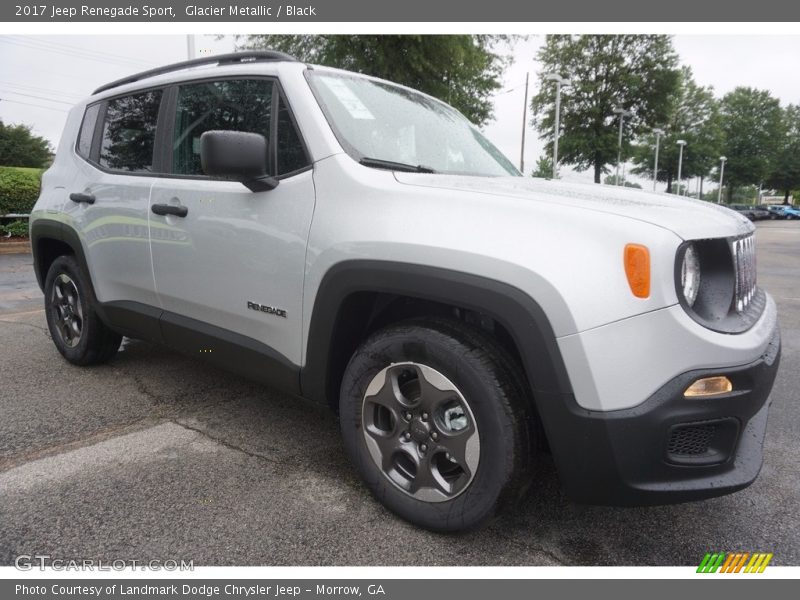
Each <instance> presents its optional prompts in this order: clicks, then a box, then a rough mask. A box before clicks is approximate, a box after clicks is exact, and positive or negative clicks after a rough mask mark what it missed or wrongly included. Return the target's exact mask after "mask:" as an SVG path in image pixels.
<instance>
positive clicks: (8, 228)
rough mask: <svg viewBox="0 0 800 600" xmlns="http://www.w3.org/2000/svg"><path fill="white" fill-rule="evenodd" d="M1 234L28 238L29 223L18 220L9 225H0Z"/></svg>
mask: <svg viewBox="0 0 800 600" xmlns="http://www.w3.org/2000/svg"><path fill="white" fill-rule="evenodd" d="M0 234H2V235H3V236H11V237H27V236H28V222H27V221H22V220H20V219H17V220H16V221H12V222H11V223H8V224H7V225H0Z"/></svg>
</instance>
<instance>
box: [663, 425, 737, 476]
mask: <svg viewBox="0 0 800 600" xmlns="http://www.w3.org/2000/svg"><path fill="white" fill-rule="evenodd" d="M738 438H739V420H738V419H735V418H733V417H725V418H721V419H714V420H712V421H695V422H690V423H678V424H677V425H673V426H672V427H670V429H669V432H668V436H667V448H666V450H667V460H668V461H669V462H671V463H675V464H679V465H698V466H699V465H712V464H719V463H723V462H725V461H726V460H728V458H729V457H730V456H731V454H732V453H733V451H734V449H735V448H736V443H737V441H738Z"/></svg>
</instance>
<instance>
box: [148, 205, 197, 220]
mask: <svg viewBox="0 0 800 600" xmlns="http://www.w3.org/2000/svg"><path fill="white" fill-rule="evenodd" d="M150 210H152V211H153V212H154V213H155V214H157V215H162V216H164V215H174V216H176V217H185V216H186V215H188V214H189V209H188V208H186V207H185V206H181V205H177V206H176V205H174V204H153V206H151V207H150Z"/></svg>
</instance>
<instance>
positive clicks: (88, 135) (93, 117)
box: [78, 104, 100, 158]
mask: <svg viewBox="0 0 800 600" xmlns="http://www.w3.org/2000/svg"><path fill="white" fill-rule="evenodd" d="M98 114H100V104H93V105H92V106H90V107H89V108H87V109H86V112H85V113H84V115H83V123H81V130H80V133H79V134H78V154H79V155H80V156H82V157H83V158H89V156H90V155H91V152H92V138H93V137H94V128H95V125H97V115H98Z"/></svg>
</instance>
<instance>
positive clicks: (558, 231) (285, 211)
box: [31, 52, 780, 530]
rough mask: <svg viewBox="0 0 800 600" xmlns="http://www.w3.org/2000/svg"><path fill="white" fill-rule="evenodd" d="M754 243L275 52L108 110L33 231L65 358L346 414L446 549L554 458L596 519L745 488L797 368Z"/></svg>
mask: <svg viewBox="0 0 800 600" xmlns="http://www.w3.org/2000/svg"><path fill="white" fill-rule="evenodd" d="M753 231H754V229H753V225H752V224H750V222H749V221H748V220H747V219H745V218H744V217H742V216H740V215H737V214H736V213H734V212H733V211H730V210H728V209H726V208H721V207H718V206H715V205H711V204H707V203H703V202H698V201H693V200H687V199H683V198H677V197H674V196H667V195H662V194H651V193H643V192H640V191H633V190H629V189H621V188H616V187H605V186H592V185H578V184H567V183H560V182H551V181H545V180H537V179H531V178H525V177H522V176H520V173H519V172H518V171H517V170H516V169H515V168H514V167H513V166H512V165H511V164H510V163H509V161H508V160H507V159H506V158H505V157H504V156H503V155H502V154H501V153H500V152H499V151H498V150H497V149H496V148H495V147H494V146H493V145H492V144H491V143H490V142H488V141H487V140H486V138H484V137H483V136H482V135H481V133H480V132H479V131H478V130H477V129H476V128H475V127H473V126H472V125H471V124H470V123H469V122H468V121H467V120H466V119H465V118H464V117H463V116H462V115H460V114H459V113H458V112H457V111H455V110H454V109H452V108H451V107H449V106H447V105H445V104H443V103H442V102H440V101H438V100H436V99H434V98H431V97H429V96H426V95H424V94H421V93H418V92H416V91H414V90H411V89H408V88H405V87H401V86H398V85H394V84H391V83H389V82H386V81H382V80H378V79H373V78H370V77H365V76H361V75H356V74H353V73H348V72H343V71H338V70H334V69H329V68H324V67H317V66H311V65H306V64H304V63H301V62H298V61H296V60H294V59H292V58H291V57H289V56H286V55H283V54H280V53H276V52H246V53H238V54H233V55H224V56H218V57H213V58H204V59H198V60H195V61H189V62H185V63H179V64H176V65H172V66H169V67H164V68H160V69H155V70H152V71H147V72H144V73H140V74H137V75H134V76H131V77H129V78H126V79H123V80H120V81H116V82H113V83H110V84H108V85H105V86H103V87H101V88H100V89H98V90H96V91H95V93H94V94H93V95H92V96H90V97H89V98H88V99H87V100H85V101H83V102H81V103H80V104H78V105H77V106H76V107H75V108H74V109H72V111H71V112H70V113H69V118H68V120H67V124H66V127H65V130H64V134H63V137H62V140H61V144H60V146H59V148H58V153H57V155H56V158H55V162H54V163H53V166H52V167H51V168H50V169H49V170H48V171H47V173H46V174H45V175H44V178H43V182H42V193H41V197H40V198H39V201H38V203H37V204H36V207H35V209H34V212H33V214H32V218H31V240H32V244H33V251H34V258H35V267H36V273H37V277H38V279H39V283H40V285H41V287H42V289H43V291H44V294H45V307H46V314H47V322H48V325H49V327H50V331H51V333H52V337H53V341H54V343H55V345H56V348H57V349H58V350H59V352H61V354H62V355H63V356H64V357H65V358H66V359H67V360H69V361H70V362H73V363H75V364H79V365H89V364H95V363H101V362H103V361H107V360H109V359H111V358H112V357H113V356H114V354H115V352H116V351H117V349H118V347H119V345H120V340H121V336H123V335H124V336H130V337H132V338H140V339H145V340H151V341H153V342H158V343H163V344H166V345H168V346H170V347H173V348H175V349H176V350H180V351H183V352H187V353H189V354H193V355H195V356H198V357H199V358H202V359H205V360H210V361H213V362H214V363H216V364H218V365H221V366H222V367H225V368H228V369H230V370H233V371H236V372H239V373H241V374H243V375H246V376H248V377H252V378H255V379H257V380H260V381H263V382H265V383H269V385H271V386H273V387H275V388H278V389H280V390H283V391H285V392H287V393H290V394H294V395H302V396H305V397H308V398H312V399H315V400H319V401H321V402H326V403H329V404H330V405H331V406H332V407H333V409H334V410H337V411H338V413H339V416H340V421H341V430H342V436H343V439H344V445H345V447H346V450H347V452H348V454H349V456H350V458H351V459H352V462H353V465H354V467H355V468H356V469H357V470H358V472H359V473H360V475H361V477H362V478H363V480H364V482H365V483H366V485H367V486H368V487H369V488H370V490H371V491H372V492H373V494H374V495H375V496H376V497H377V498H378V499H379V500H380V501H381V502H383V503H384V504H385V505H386V506H387V507H389V508H390V509H391V510H392V511H394V512H396V513H397V514H399V515H401V516H402V517H404V518H406V519H408V520H410V521H413V522H414V523H418V524H420V525H422V526H424V527H428V528H431V529H438V530H455V529H461V528H465V527H470V526H475V525H478V524H481V523H483V522H485V521H486V520H487V519H489V518H490V517H491V516H492V515H494V514H496V513H497V512H498V510H500V509H501V508H502V507H504V506H507V505H508V504H509V503H512V502H513V501H514V500H515V499H517V498H519V497H520V495H521V494H522V493H523V492H524V491H525V489H526V488H527V487H528V486H530V485H532V484H534V482H535V479H536V477H537V467H536V465H537V462H536V457H537V456H538V455H540V454H542V453H544V452H550V453H551V454H552V456H553V460H554V462H555V465H556V467H557V470H558V473H559V477H560V479H561V482H562V484H563V487H564V489H565V490H566V492H567V494H568V495H569V496H570V497H571V498H573V499H575V500H577V501H581V502H589V503H603V504H657V503H668V502H681V501H686V500H694V499H701V498H707V497H711V496H717V495H720V494H725V493H729V492H732V491H735V490H739V489H742V488H744V487H746V486H747V485H748V484H750V483H751V482H752V481H753V480H754V479H755V477H756V476H757V474H758V472H759V469H760V467H761V462H762V457H761V452H762V450H761V448H762V443H763V438H764V432H765V428H766V421H767V410H768V402H767V398H768V396H769V392H770V389H771V387H772V383H773V380H774V378H775V373H776V370H777V367H778V358H779V353H780V339H779V334H778V325H777V318H776V310H775V303H774V302H773V300H772V298H771V297H770V296H769V295H767V294H766V293H765V292H764V291H763V290H761V289H760V288H759V287H758V286H757V285H756V277H755V273H756V269H755V254H756V253H755V243H754V238H753Z"/></svg>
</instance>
